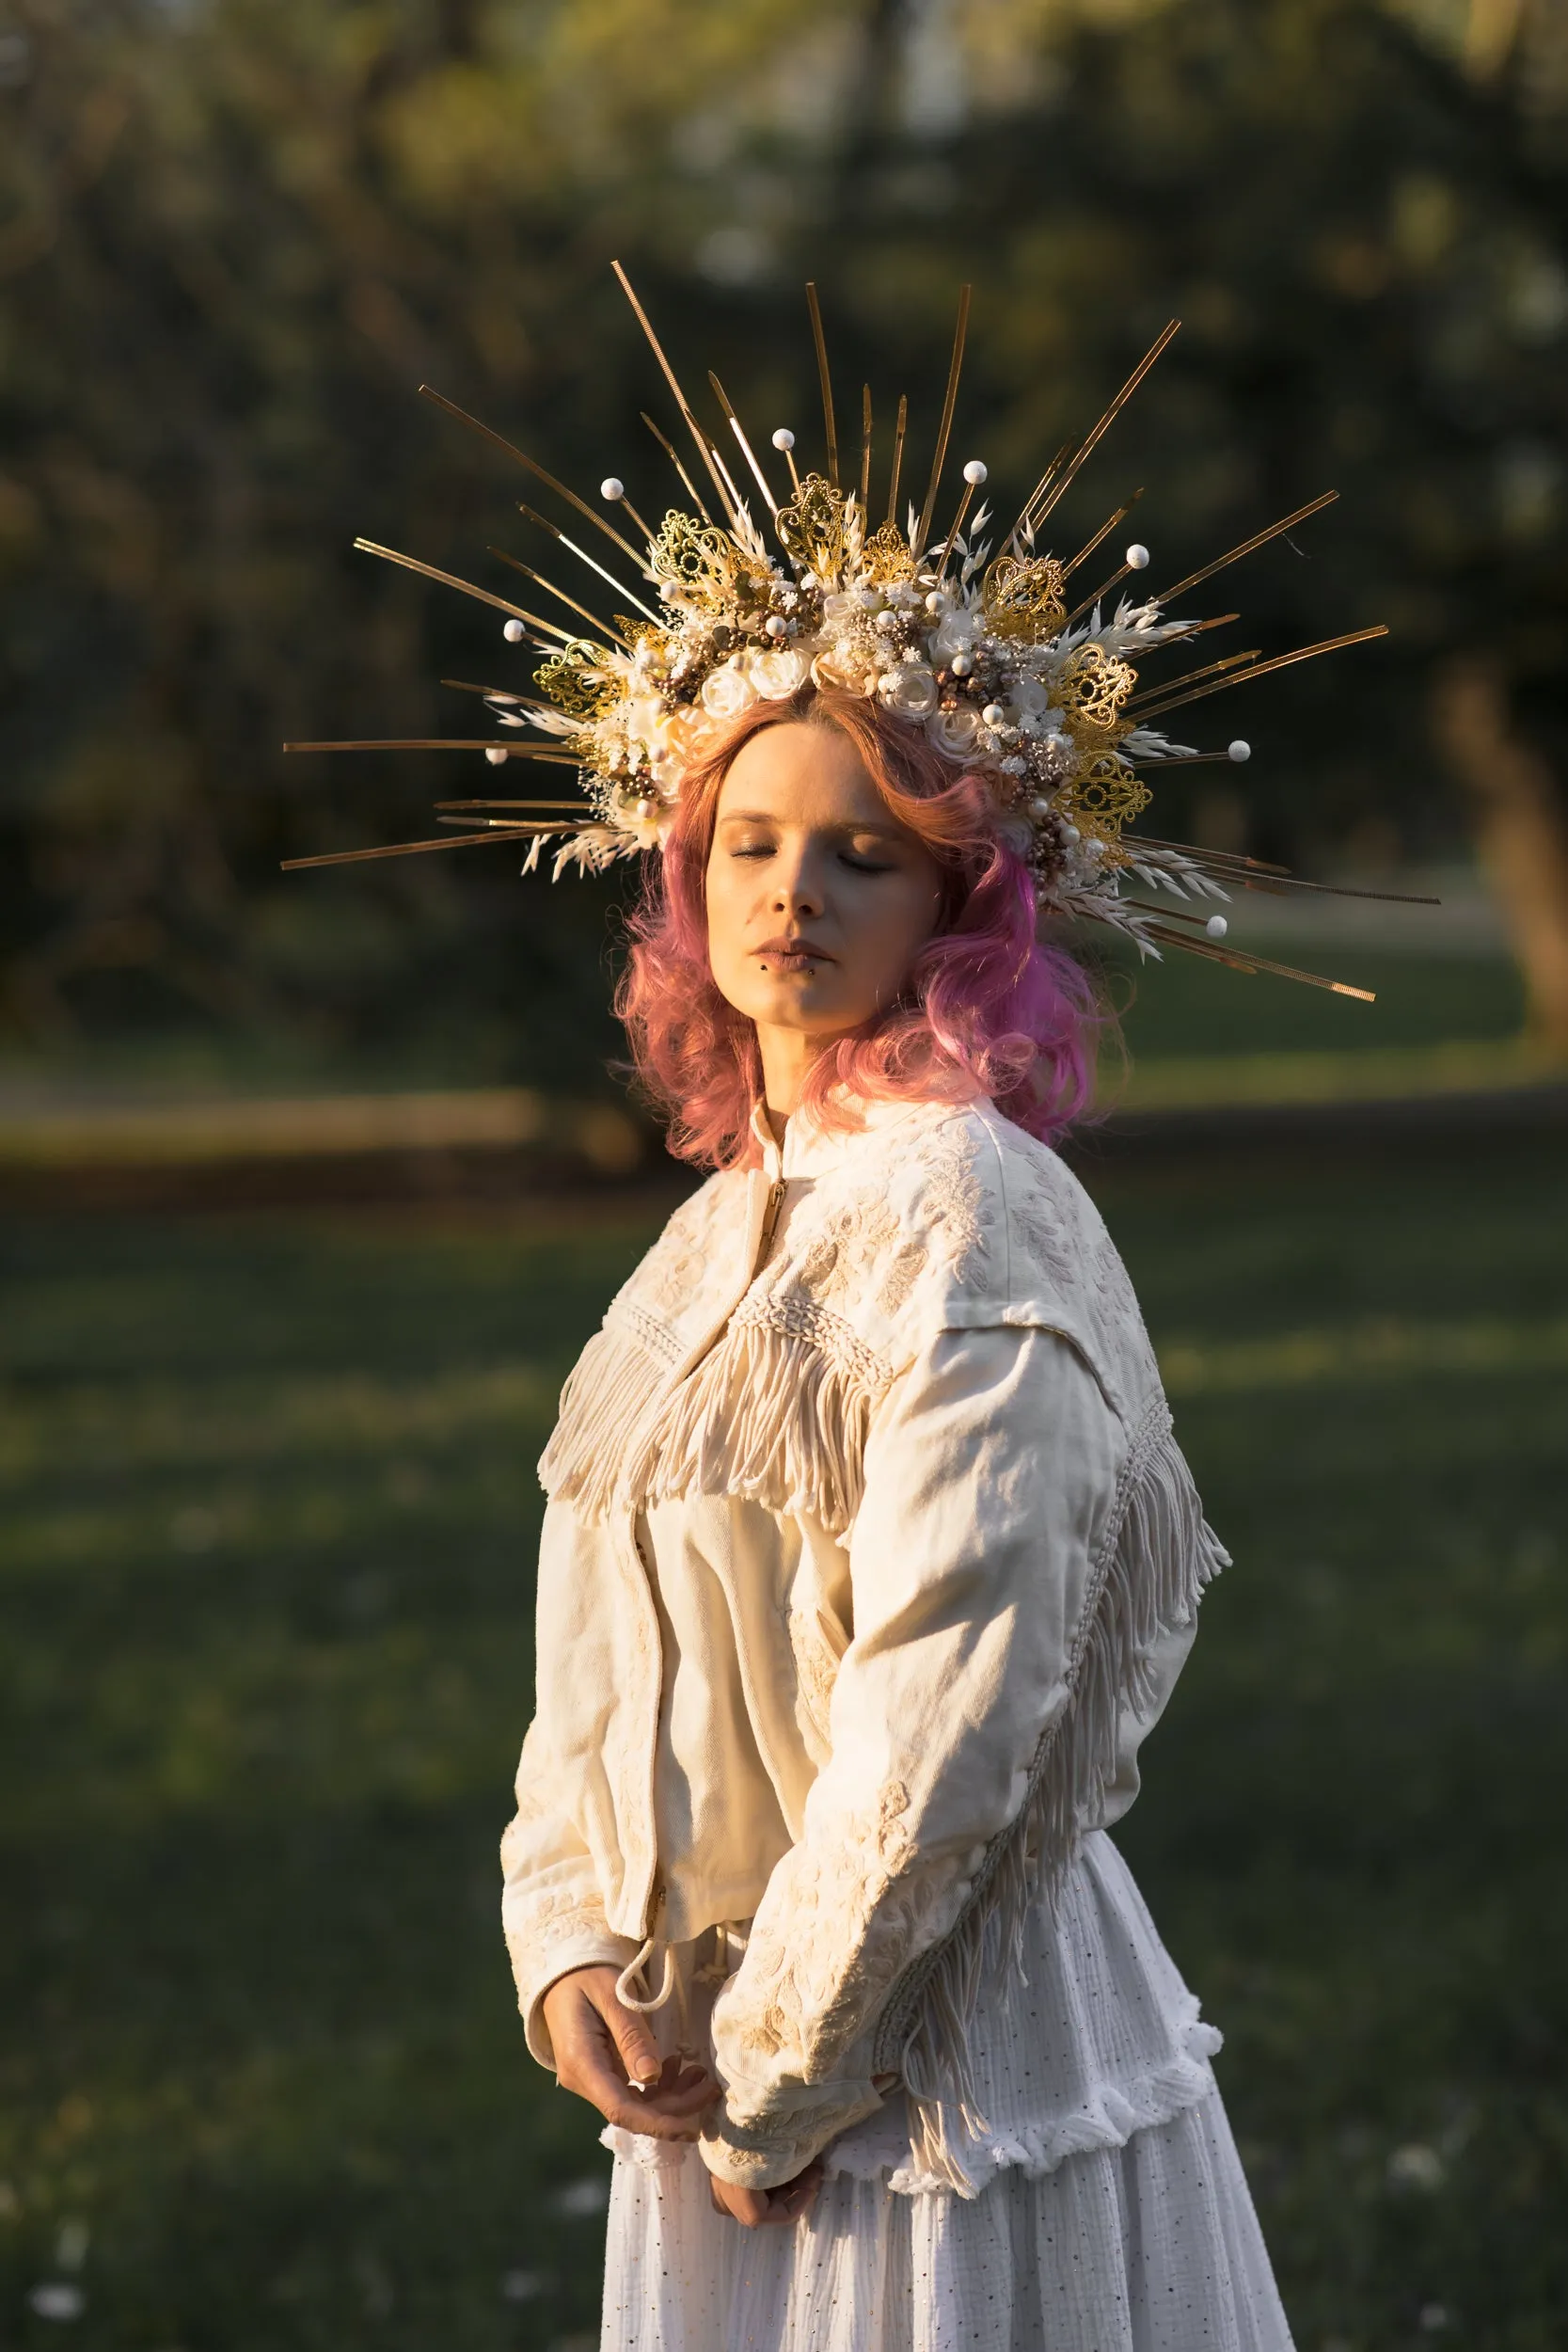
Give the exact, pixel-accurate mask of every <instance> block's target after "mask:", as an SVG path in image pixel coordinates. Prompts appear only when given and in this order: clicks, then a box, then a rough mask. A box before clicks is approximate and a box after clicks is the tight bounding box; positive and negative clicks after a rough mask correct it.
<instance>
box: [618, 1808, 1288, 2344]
mask: <svg viewBox="0 0 1568 2352" xmlns="http://www.w3.org/2000/svg"><path fill="white" fill-rule="evenodd" d="M1025 1969H1026V1974H1027V1979H1028V1981H1027V1983H1026V1984H1021V1983H1019V1982H1018V1981H1017V1980H1016V1979H1014V1980H1011V1981H1009V1983H1008V1984H1007V1985H1006V1987H1005V1988H1002V1989H1000V1990H999V1992H998V1995H997V1997H996V1999H995V2001H994V2003H993V2004H992V2005H991V2006H990V2008H989V2009H988V2010H985V2011H984V2012H983V2013H982V2015H980V2016H979V2017H977V2018H976V2020H975V2024H974V2034H973V2039H972V2057H973V2062H974V2082H975V2090H976V2094H977V2099H976V2104H977V2106H978V2107H979V2109H980V2112H981V2113H982V2114H983V2116H984V2118H985V2125H986V2128H985V2130H984V2131H983V2132H980V2133H977V2134H975V2135H974V2137H971V2138H970V2139H969V2140H967V2141H966V2142H965V2143H964V2144H963V2147H962V2152H961V2153H962V2154H963V2157H964V2169H966V2171H967V2172H968V2174H969V2176H970V2180H971V2184H972V2193H971V2194H970V2195H968V2196H958V2195H957V2194H955V2193H954V2192H953V2191H952V2190H951V2189H948V2188H945V2187H942V2186H939V2185H936V2184H935V2183H934V2182H932V2181H930V2180H929V2179H928V2178H923V2177H922V2175H921V2173H920V2171H919V2169H918V2168H917V2166H916V2164H915V2162H914V2160H913V2158H912V2156H911V2143H910V2134H909V2129H908V2125H907V2122H906V2120H905V2117H904V2112H903V2106H902V2102H901V2101H899V2100H896V2099H895V2100H891V2101H889V2102H888V2104H887V2105H886V2106H884V2107H883V2108H882V2109H881V2111H880V2112H879V2114H877V2115H875V2116H873V2117H871V2118H869V2119H868V2120H867V2121H866V2122H863V2123H861V2124H858V2125H856V2126H855V2128H854V2129H853V2130H852V2131H849V2132H847V2133H845V2134H844V2135H843V2137H841V2138H840V2139H838V2140H836V2141H835V2142H834V2143H833V2145H832V2147H831V2148H830V2149H829V2150H828V2152H827V2156H826V2164H827V2177H826V2179H825V2180H824V2182H823V2184H822V2186H821V2188H820V2189H819V2190H818V2192H817V2196H816V2201H815V2203H814V2204H813V2206H812V2208H811V2211H810V2212H809V2214H808V2215H806V2216H805V2217H803V2218H802V2219H801V2220H800V2221H799V2222H797V2223H796V2224H795V2225H794V2226H793V2227H792V2228H788V2229H760V2230H743V2229H741V2228H740V2227H739V2225H738V2224H737V2223H736V2222H734V2221H732V2220H730V2219H729V2218H728V2217H726V2216H723V2215H720V2214H717V2213H715V2212H714V2211H713V2208H712V2204H711V2201H710V2200H709V2196H708V2188H707V2173H706V2170H705V2167H704V2165H703V2161H702V2158H701V2156H700V2154H699V2153H698V2152H697V2150H696V2149H695V2148H693V2147H690V2146H671V2145H669V2144H667V2143H665V2142H662V2141H658V2140H652V2139H646V2138H642V2137H638V2136H635V2135H633V2134H630V2133H626V2132H619V2131H614V2130H611V2131H608V2132H606V2134H605V2135H604V2137H605V2142H606V2145H607V2146H609V2147H610V2148H611V2149H612V2150H613V2152H614V2153H615V2158H616V2162H615V2169H614V2180H613V2185H612V2188H611V2194H610V2222H609V2234H608V2242H607V2249H606V2262H605V2303H604V2322H603V2330H602V2335H601V2339H600V2341H601V2352H741V2347H745V2352H1041V2347H1045V2346H1049V2347H1050V2352H1291V2336H1290V2329H1289V2327H1288V2325H1287V2323H1286V2319H1285V2314H1284V2312H1283V2310H1282V2308H1281V2306H1280V2302H1279V2297H1278V2295H1277V2292H1276V2291H1275V2283H1274V2278H1273V2273H1272V2272H1271V2270H1270V2267H1269V2260H1268V2255H1267V2253H1266V2252H1265V2250H1264V2247H1263V2241H1262V2237H1261V2234H1260V2233H1259V2227H1258V2221H1257V2217H1256V2215H1255V2214H1254V2212H1253V2207H1252V2200H1251V2198H1250V2196H1249V2195H1248V2192H1247V2186H1246V2181H1245V2179H1244V2177H1243V2172H1242V2168H1241V2164H1240V2160H1239V2159H1238V2157H1237V2154H1236V2149H1235V2143H1234V2141H1233V2140H1232V2138H1231V2136H1230V2130H1229V2126H1228V2124H1227V2121H1226V2117H1225V2111H1224V2109H1223V2107H1222V2106H1221V2104H1220V2098H1219V2093H1218V2091H1217V2090H1216V2089H1215V2087H1214V2080H1213V2075H1212V2072H1211V2070H1210V2066H1209V2059H1210V2058H1211V2056H1212V2053H1213V2052H1214V2050H1215V2049H1217V2047H1218V2046H1219V2040H1220V2037H1219V2035H1218V2034H1217V2033H1216V2032H1215V2031H1214V2029H1213V2027H1212V2026H1205V2025H1203V2024H1202V2023H1201V2022H1200V2021H1199V2017H1198V2005H1197V2003H1196V2000H1195V1999H1194V1997H1193V1996H1192V1994H1190V1993H1189V1992H1188V1991H1187V1989H1186V1986H1185V1985H1184V1984H1183V1983H1182V1981H1181V1979H1180V1976H1179V1975H1178V1974H1177V1971H1176V1968H1175V1966H1174V1964H1173V1963H1172V1962H1171V1960H1170V1957H1169V1955H1168V1954H1167V1952H1166V1951H1165V1949H1164V1946H1163V1945H1162V1944H1161V1942H1160V1939H1159V1936H1158V1935H1157V1933H1156V1932H1155V1929H1154V1925H1153V1922H1152V1920H1151V1919H1150V1918H1149V1915H1148V1911H1147V1910H1146V1909H1145V1907H1144V1904H1143V1901H1142V1899H1141V1898H1140V1896H1139V1894H1138V1891H1137V1888H1136V1886H1135V1885H1134V1884H1133V1883H1132V1876H1131V1874H1130V1872H1129V1871H1128V1869H1127V1867H1126V1865H1125V1863H1124V1862H1123V1861H1122V1859H1121V1856H1120V1854H1119V1853H1118V1852H1117V1849H1116V1847H1115V1846H1114V1845H1113V1844H1112V1842H1111V1840H1110V1839H1109V1838H1108V1837H1107V1836H1103V1835H1102V1834H1096V1835H1094V1836H1090V1837H1087V1838H1086V1839H1085V1842H1084V1846H1083V1849H1082V1851H1081V1854H1080V1856H1079V1859H1078V1861H1077V1862H1076V1863H1075V1865H1074V1867H1073V1868H1072V1870H1071V1872H1070V1873H1069V1878H1068V1880H1067V1882H1066V1883H1065V1885H1064V1887H1063V1889H1062V1892H1061V1895H1060V1897H1059V1899H1058V1904H1057V1910H1056V1915H1055V1918H1054V1921H1052V1920H1050V1919H1048V1917H1047V1916H1046V1915H1045V1914H1044V1913H1043V1912H1037V1913H1036V1914H1035V1915H1033V1916H1032V1918H1031V1922H1030V1930H1029V1935H1028V1938H1027V1941H1026V1947H1025Z"/></svg>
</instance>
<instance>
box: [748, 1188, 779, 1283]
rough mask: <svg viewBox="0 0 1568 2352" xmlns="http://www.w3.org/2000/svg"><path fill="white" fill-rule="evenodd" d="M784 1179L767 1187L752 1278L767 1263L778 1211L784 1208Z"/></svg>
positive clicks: (775, 1229) (777, 1221)
mask: <svg viewBox="0 0 1568 2352" xmlns="http://www.w3.org/2000/svg"><path fill="white" fill-rule="evenodd" d="M783 1207H784V1179H783V1178H782V1177H781V1178H780V1179H779V1181H778V1183H777V1184H769V1185H768V1205H767V1207H766V1208H765V1209H764V1210H763V1213H762V1232H761V1233H760V1234H759V1235H758V1236H757V1254H756V1258H755V1260H754V1262H753V1263H752V1275H753V1276H755V1275H757V1274H759V1273H760V1272H761V1270H762V1268H763V1267H764V1266H765V1265H766V1264H767V1263H768V1251H769V1250H770V1249H771V1248H772V1247H773V1236H774V1234H775V1233H776V1232H778V1229H779V1211H780V1210H781V1209H782V1208H783Z"/></svg>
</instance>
